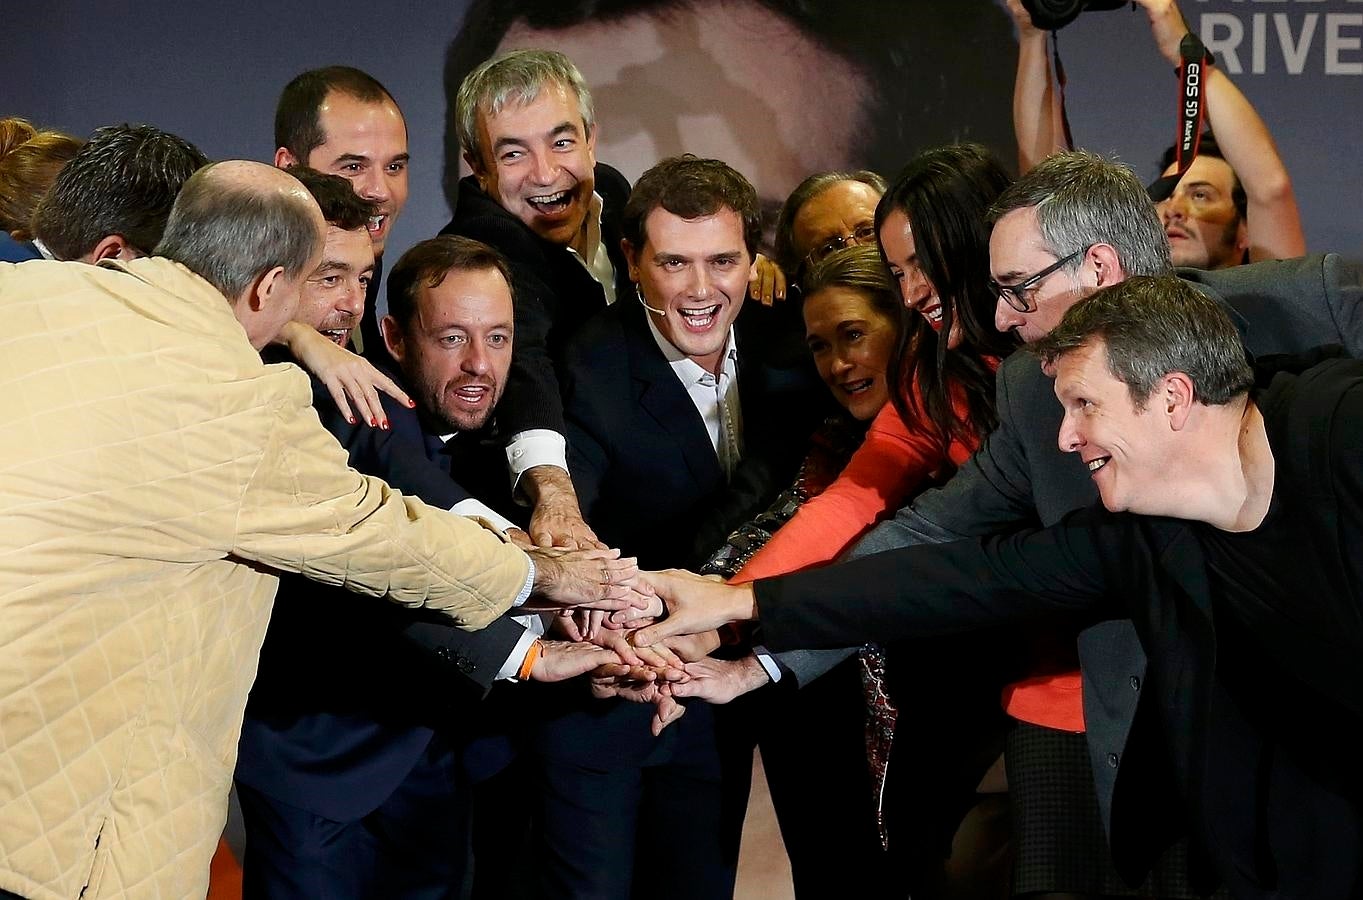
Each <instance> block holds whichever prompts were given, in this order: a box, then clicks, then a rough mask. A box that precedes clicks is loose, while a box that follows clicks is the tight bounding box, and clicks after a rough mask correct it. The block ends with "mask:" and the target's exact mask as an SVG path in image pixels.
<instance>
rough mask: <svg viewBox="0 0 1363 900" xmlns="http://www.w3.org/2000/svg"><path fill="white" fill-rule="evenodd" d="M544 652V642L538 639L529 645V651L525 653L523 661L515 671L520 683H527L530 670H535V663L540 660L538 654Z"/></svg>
mask: <svg viewBox="0 0 1363 900" xmlns="http://www.w3.org/2000/svg"><path fill="white" fill-rule="evenodd" d="M543 650H544V641H542V640H540V639H539V638H535V640H534V641H533V642H532V643H531V644H530V649H529V650H527V651H525V659H524V660H523V661H522V662H521V667H520V668H519V669H517V670H516V678H517V679H518V680H520V681H527V680H528V679H529V678H530V670H531V669H533V668H535V661H536V660H537V659H539V658H540V653H541V652H542V651H543Z"/></svg>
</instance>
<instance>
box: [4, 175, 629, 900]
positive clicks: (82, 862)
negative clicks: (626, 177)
mask: <svg viewBox="0 0 1363 900" xmlns="http://www.w3.org/2000/svg"><path fill="white" fill-rule="evenodd" d="M323 234H324V223H323V221H322V217H321V214H320V212H319V210H318V209H317V205H316V203H315V202H314V201H313V200H312V198H311V197H310V196H309V195H308V193H307V192H306V191H305V190H304V189H303V187H302V186H301V185H300V184H299V183H298V182H297V181H296V180H295V179H294V178H292V177H291V176H289V175H287V174H285V173H283V172H280V171H278V170H275V169H273V168H271V167H268V166H264V165H261V164H258V163H245V162H225V163H218V164H216V165H213V166H209V167H206V168H205V169H202V170H200V171H199V172H198V173H197V174H195V175H194V176H193V178H191V179H190V181H189V182H188V183H187V184H186V186H185V188H184V190H183V191H182V192H181V194H180V196H179V198H178V199H177V200H176V203H175V207H174V210H173V212H172V213H171V219H170V223H169V225H168V226H167V229H166V233H165V237H164V238H163V240H162V243H161V245H160V246H159V247H158V248H157V255H156V256H153V257H149V258H145V259H138V260H133V261H131V262H126V263H122V262H105V263H103V264H101V265H99V266H89V265H82V264H79V263H55V262H53V263H49V262H30V263H24V264H23V265H20V266H15V265H11V264H7V263H6V264H0V308H3V310H4V317H5V334H4V337H3V338H0V391H3V395H4V397H5V398H6V399H5V402H4V403H3V404H0V408H3V411H0V431H2V432H3V434H4V435H5V440H4V451H3V456H0V897H6V896H19V897H24V898H28V900H48V898H52V900H56V898H61V900H74V898H77V897H82V898H86V900H91V898H97V897H112V896H120V897H122V896H128V897H193V896H198V897H202V896H203V895H204V892H205V890H206V887H207V879H208V862H209V858H210V856H211V855H212V853H213V849H214V846H215V845H216V843H217V839H218V835H219V834H220V833H221V831H222V825H223V820H224V818H225V816H226V808H227V792H228V787H229V785H230V783H231V776H232V767H233V762H234V758H235V754H236V738H237V733H238V730H239V727H240V723H241V715H242V708H243V706H244V704H245V701H246V694H247V690H248V688H249V687H250V684H251V681H252V679H253V678H254V676H255V667H256V655H257V652H258V650H259V647H260V642H261V638H262V635H263V634H264V632H265V625H266V622H267V620H268V618H269V613H270V605H271V602H272V600H273V597H274V592H275V586H276V582H277V579H276V576H275V575H274V574H273V571H274V570H276V569H278V570H286V571H293V572H302V573H303V574H305V575H307V576H308V577H311V578H315V579H318V580H320V581H325V582H329V583H333V584H343V585H345V586H346V587H349V588H351V589H353V590H356V591H362V592H365V593H368V594H373V595H381V594H386V595H388V597H389V598H390V599H391V600H393V601H395V602H398V603H402V604H404V605H407V606H422V605H424V606H430V607H433V608H438V609H441V610H444V611H445V612H447V613H448V614H449V615H450V616H451V617H452V618H453V619H454V620H455V621H456V622H458V623H459V624H460V625H461V626H464V627H467V628H479V627H482V626H484V625H486V624H487V623H489V622H490V621H492V620H493V619H495V618H496V617H498V616H500V615H501V614H502V613H503V612H505V611H506V610H507V609H509V608H510V607H512V606H513V605H516V604H517V603H520V602H523V601H524V600H525V599H526V597H527V596H529V595H530V594H531V593H532V592H533V593H534V594H536V595H537V597H538V598H539V599H538V600H537V601H536V602H538V603H542V604H545V605H553V604H559V605H572V604H574V603H583V604H594V605H596V606H597V607H599V608H623V607H624V606H626V605H628V604H629V603H630V602H631V601H632V600H636V601H637V600H638V599H639V595H638V594H637V592H636V591H635V589H634V588H633V587H631V586H630V584H631V582H632V579H633V576H634V575H635V569H634V567H633V564H632V561H630V560H620V559H615V558H612V557H611V555H610V554H608V553H605V552H602V551H590V552H580V553H572V554H556V553H555V552H554V551H534V553H535V555H534V558H533V561H532V559H531V557H530V556H527V554H526V553H524V552H522V551H521V550H519V549H517V548H516V547H514V546H512V545H511V544H509V543H508V542H506V541H505V539H504V536H502V535H500V534H498V533H495V532H493V531H492V530H489V529H488V528H484V527H480V526H479V525H478V524H476V523H474V522H472V521H470V520H468V519H465V518H462V517H459V516H455V515H451V514H448V513H446V512H444V511H440V510H434V509H431V508H429V507H426V506H424V505H423V504H421V503H420V502H418V501H417V500H414V499H412V498H408V497H403V496H402V495H400V494H398V493H396V492H394V491H392V490H391V489H390V488H389V487H388V486H387V485H386V484H384V483H383V482H382V481H379V480H377V479H374V478H370V477H366V476H362V475H360V474H358V473H356V472H355V471H353V470H351V469H348V468H347V467H346V456H345V453H344V452H343V451H342V450H341V448H340V447H339V446H338V445H337V444H336V442H335V440H334V439H332V438H331V437H330V436H329V435H328V434H327V433H326V432H325V431H324V430H323V429H322V427H321V425H320V424H319V422H318V419H317V415H316V413H314V412H313V410H312V405H311V403H312V392H311V389H310V387H309V383H308V379H307V377H306V376H304V375H303V374H302V373H301V372H300V371H299V370H298V369H296V368H294V367H293V366H289V365H264V364H263V363H262V362H261V360H260V357H259V355H258V354H257V353H256V349H255V348H258V347H261V346H263V345H264V344H265V343H266V342H268V341H269V340H270V339H271V338H272V337H273V336H274V334H275V332H276V331H277V330H278V328H279V327H280V326H281V325H282V324H283V323H284V322H286V321H288V320H289V318H290V317H291V316H292V315H293V312H294V310H295V308H296V306H297V303H298V295H299V287H300V284H301V282H302V281H303V280H304V279H305V278H306V277H307V276H308V274H309V273H310V272H311V271H312V269H313V268H314V267H315V266H316V265H317V260H318V257H319V255H320V252H321V248H322V244H323Z"/></svg>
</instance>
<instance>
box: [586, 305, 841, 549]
mask: <svg viewBox="0 0 1363 900" xmlns="http://www.w3.org/2000/svg"><path fill="white" fill-rule="evenodd" d="M646 315H648V313H646V312H645V310H644V308H643V307H642V305H640V303H639V302H638V301H637V300H636V299H635V298H634V295H633V292H631V293H630V294H629V295H627V296H626V297H624V298H622V299H621V300H620V301H618V302H617V303H616V304H615V305H614V306H612V307H611V308H610V309H608V310H606V311H605V312H603V313H602V314H601V315H600V316H598V317H597V318H596V319H594V320H593V321H592V322H591V323H590V324H589V325H588V326H587V327H586V328H584V329H583V330H582V331H581V332H580V333H579V334H578V335H577V337H576V338H575V339H574V340H573V341H572V342H570V344H569V347H568V350H567V353H566V359H565V368H564V408H565V411H566V414H567V419H568V448H569V469H570V470H571V471H572V476H573V486H574V487H575V488H576V490H577V495H578V501H579V503H580V504H581V506H582V512H583V516H584V517H585V519H586V520H587V522H588V524H590V525H591V526H592V529H593V530H594V531H595V532H596V534H597V536H598V537H600V538H601V540H602V541H604V542H605V543H607V544H609V545H610V546H612V547H620V548H621V549H622V550H623V551H625V552H626V553H628V554H630V555H633V556H638V557H639V565H640V566H642V567H644V568H659V567H667V566H690V567H695V566H697V565H699V564H700V562H702V561H704V559H705V558H706V557H708V555H709V554H710V553H712V552H713V551H714V550H715V549H716V548H718V547H719V545H720V543H721V542H722V541H723V540H724V538H725V537H726V536H727V535H728V534H729V532H730V531H731V530H733V528H735V527H737V526H738V525H740V524H742V523H743V522H746V521H747V520H748V519H750V518H751V517H752V516H753V515H755V514H756V513H758V512H760V511H761V510H762V509H763V508H764V505H765V504H766V503H768V502H770V500H771V498H772V497H774V496H775V495H776V494H777V493H778V492H779V491H780V490H782V489H783V488H785V487H786V486H787V485H789V483H790V481H791V479H792V478H793V477H794V475H795V472H796V469H797V467H798V465H799V461H800V459H801V458H802V456H803V454H804V452H805V450H806V449H807V442H808V437H809V435H810V434H811V433H812V432H813V429H814V427H815V425H816V424H817V423H818V421H819V418H820V417H821V415H822V413H823V412H824V411H825V409H826V406H825V405H824V398H826V396H827V393H828V392H827V389H826V388H824V387H823V386H822V384H820V383H819V382H818V381H817V377H816V376H814V374H813V370H812V365H811V364H810V363H809V360H808V357H807V356H806V357H805V358H804V359H803V360H801V361H800V363H799V365H797V366H791V367H786V366H784V365H782V364H781V363H780V361H777V359H776V358H777V357H778V356H779V353H778V348H780V347H781V346H782V345H783V341H782V335H781V333H780V332H779V327H780V326H779V324H778V321H777V320H776V318H775V316H776V315H777V313H774V312H773V311H772V310H770V309H767V308H765V307H763V306H761V305H760V304H758V303H752V302H749V303H745V304H744V307H743V309H742V311H741V312H740V313H739V316H738V319H737V321H736V322H735V326H734V328H735V333H736V341H737V346H738V390H739V403H740V406H741V408H742V414H743V444H744V452H743V461H742V462H741V463H740V465H739V467H738V469H737V470H736V472H735V475H734V478H733V479H732V481H731V482H729V483H726V482H725V479H724V475H723V472H722V470H721V468H720V465H719V461H718V459H717V458H716V455H715V450H714V447H713V446H712V445H711V443H710V438H709V434H708V432H707V431H706V429H705V424H704V422H703V421H702V420H701V417H700V414H699V413H698V412H697V411H696V407H695V405H694V404H693V403H692V402H691V398H690V397H689V396H688V395H687V393H686V390H685V388H683V387H682V385H681V383H680V382H679V381H678V380H677V376H676V375H675V373H673V371H672V368H671V366H670V365H669V364H668V362H667V359H666V358H665V357H664V356H663V353H662V351H661V350H660V349H659V348H658V344H657V342H656V341H655V340H654V338H653V334H652V332H651V331H650V330H649V327H648V322H647V320H646V318H645V316H646Z"/></svg>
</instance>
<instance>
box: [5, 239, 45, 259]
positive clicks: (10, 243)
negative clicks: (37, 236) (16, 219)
mask: <svg viewBox="0 0 1363 900" xmlns="http://www.w3.org/2000/svg"><path fill="white" fill-rule="evenodd" d="M42 258H43V255H42V254H41V253H39V252H38V248H37V247H36V246H35V245H34V243H33V242H32V241H16V240H15V239H14V238H12V237H10V236H9V234H8V233H6V232H4V231H0V262H8V263H21V262H28V261H29V260H30V259H42Z"/></svg>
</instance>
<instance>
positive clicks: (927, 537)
mask: <svg viewBox="0 0 1363 900" xmlns="http://www.w3.org/2000/svg"><path fill="white" fill-rule="evenodd" d="M1178 274H1179V276H1180V277H1182V278H1184V279H1186V280H1188V281H1190V282H1192V283H1193V284H1196V285H1198V286H1199V288H1200V289H1202V290H1203V291H1205V292H1206V293H1207V294H1208V295H1210V296H1213V297H1215V298H1217V299H1219V300H1221V301H1222V302H1223V303H1225V304H1226V305H1227V306H1228V307H1229V308H1230V310H1231V311H1232V313H1233V316H1234V318H1235V319H1236V323H1237V326H1238V327H1239V328H1240V331H1241V334H1242V336H1243V338H1244V342H1245V347H1246V349H1248V350H1249V352H1250V353H1252V354H1255V355H1262V354H1267V353H1291V352H1297V351H1301V350H1306V349H1310V348H1311V347H1315V346H1319V345H1321V344H1341V345H1343V346H1344V348H1345V349H1346V351H1347V352H1348V353H1349V355H1351V356H1355V357H1360V356H1363V270H1361V269H1360V267H1359V266H1358V265H1356V264H1354V263H1350V262H1347V261H1345V260H1344V259H1342V258H1341V257H1340V256H1339V255H1337V254H1333V253H1332V254H1326V255H1323V256H1322V255H1313V256H1305V257H1301V258H1299V259H1291V260H1274V261H1268V262H1261V263H1254V264H1251V265H1246V266H1238V267H1236V268H1233V269H1224V270H1219V271H1203V270H1199V269H1180V270H1179V272H1178ZM997 400H998V413H999V427H998V429H997V430H996V431H994V432H993V433H992V434H990V435H989V437H988V438H986V439H985V441H984V443H983V444H982V445H981V446H980V449H979V451H978V452H976V454H975V455H974V456H972V457H971V458H970V459H969V460H967V461H966V462H965V464H964V465H962V466H961V468H960V470H959V471H958V472H957V473H956V474H955V475H954V476H953V477H952V478H951V480H950V481H948V482H947V483H946V484H945V485H943V486H942V487H940V488H935V489H933V490H929V491H925V492H924V493H922V494H920V495H919V496H918V497H917V498H916V499H915V500H914V502H913V504H912V505H911V506H909V507H906V508H904V509H902V510H900V511H899V512H898V513H897V514H896V515H895V517H894V518H893V519H891V520H890V521H887V522H884V523H882V524H881V525H879V526H877V527H876V528H875V529H874V530H873V531H871V532H870V533H869V534H868V535H866V537H864V538H863V539H862V540H861V542H860V543H858V545H857V546H856V547H854V548H853V550H852V552H851V556H852V557H859V556H865V555H868V554H870V553H879V552H881V551H884V550H890V549H894V548H897V547H904V546H910V545H913V544H920V543H928V542H931V543H939V542H943V541H950V540H957V539H960V538H966V537H976V536H981V535H986V534H992V533H996V532H1001V531H1014V530H1017V529H1019V528H1023V527H1027V526H1034V525H1037V524H1040V525H1053V524H1055V523H1056V522H1058V521H1059V520H1060V518H1061V517H1062V516H1064V515H1065V514H1066V513H1068V512H1071V511H1073V510H1076V509H1081V508H1083V507H1086V506H1088V505H1090V504H1091V503H1092V502H1093V501H1094V500H1096V499H1097V497H1098V494H1097V491H1096V490H1095V489H1094V488H1093V483H1092V481H1091V480H1090V479H1089V477H1088V472H1087V470H1086V469H1085V468H1084V466H1083V464H1082V463H1081V461H1080V460H1079V458H1078V456H1077V455H1076V454H1072V453H1062V452H1060V449H1059V447H1058V446H1057V443H1056V440H1057V435H1058V434H1059V431H1060V420H1061V417H1062V410H1061V407H1060V404H1059V403H1058V402H1057V401H1056V399H1055V393H1054V389H1053V383H1052V381H1051V379H1050V378H1048V377H1047V376H1046V375H1045V374H1044V373H1043V372H1042V371H1041V366H1040V364H1039V363H1038V362H1037V360H1036V358H1035V357H1033V356H1032V355H1031V354H1030V353H1027V352H1026V351H1025V350H1023V351H1019V352H1017V353H1014V354H1013V355H1012V356H1010V357H1009V358H1008V359H1007V360H1005V361H1004V363H1003V365H1002V366H1001V367H1000V368H999V372H998V382H997ZM1078 649H1079V660H1080V667H1081V670H1082V673H1083V692H1084V719H1085V724H1086V727H1087V729H1088V743H1089V756H1090V762H1091V763H1092V766H1093V775H1094V783H1095V787H1096V788H1097V791H1098V801H1099V805H1100V807H1101V809H1102V813H1103V820H1104V822H1105V823H1107V822H1110V821H1111V817H1110V814H1111V807H1112V796H1113V792H1114V790H1115V788H1116V784H1117V777H1118V774H1119V773H1120V771H1121V759H1122V754H1123V751H1124V750H1125V748H1126V743H1127V738H1128V736H1129V735H1130V732H1131V723H1132V721H1133V720H1134V719H1135V716H1136V709H1137V704H1138V702H1139V700H1140V696H1141V688H1142V685H1143V683H1144V681H1145V663H1146V660H1145V653H1144V651H1143V650H1142V649H1141V645H1140V642H1139V641H1138V640H1137V637H1136V632H1135V629H1134V628H1133V627H1132V625H1131V622H1130V620H1126V619H1123V620H1111V621H1105V622H1101V623H1098V624H1096V625H1093V626H1090V627H1089V628H1086V629H1085V630H1084V631H1083V632H1082V633H1081V634H1080V636H1079V643H1078ZM849 652H850V651H842V650H829V651H793V652H789V653H781V654H777V655H776V656H777V659H778V660H779V661H780V662H781V664H782V665H783V666H784V667H785V669H786V670H787V671H789V672H790V673H792V674H794V676H795V677H796V678H797V679H798V680H799V682H800V683H802V684H803V683H806V682H807V681H808V680H809V679H811V678H814V677H817V675H819V674H821V673H822V671H826V670H827V668H830V667H831V666H832V665H835V664H836V663H837V661H838V660H839V659H841V658H845V656H846V655H847V654H848V653H849ZM1130 793H1131V794H1133V795H1135V794H1138V793H1139V792H1136V791H1133V792H1130ZM1109 837H1110V836H1109Z"/></svg>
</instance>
